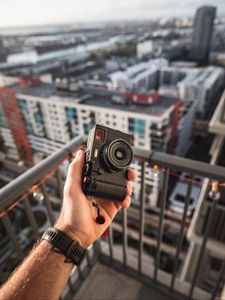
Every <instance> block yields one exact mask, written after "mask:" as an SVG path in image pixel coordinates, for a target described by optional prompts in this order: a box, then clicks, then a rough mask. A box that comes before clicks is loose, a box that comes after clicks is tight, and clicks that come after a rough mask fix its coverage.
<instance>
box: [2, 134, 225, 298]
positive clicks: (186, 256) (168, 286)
mask: <svg viewBox="0 0 225 300" xmlns="http://www.w3.org/2000/svg"><path fill="white" fill-rule="evenodd" d="M84 142H85V138H84V137H78V138H76V139H74V140H73V141H72V142H71V143H70V144H69V145H67V146H65V147H63V148H62V149H60V150H59V151H57V152H56V153H53V154H52V155H51V156H49V157H48V158H46V159H45V160H43V161H42V162H40V163H39V164H37V165H36V166H34V167H32V168H31V169H29V170H28V171H26V172H25V173H23V174H22V175H20V176H19V177H17V178H16V179H15V180H13V181H12V182H10V183H9V184H7V185H6V186H5V187H3V188H2V189H1V190H0V220H1V223H0V225H1V231H0V234H1V235H2V238H1V239H0V252H1V255H0V274H1V281H2V282H3V281H4V279H5V278H6V277H7V275H8V273H9V272H11V271H12V269H13V268H15V267H16V265H17V264H18V263H19V262H20V261H21V260H22V259H23V258H24V256H25V254H26V253H27V252H28V250H29V249H30V248H31V246H32V244H33V243H34V242H35V240H36V239H38V238H39V237H40V235H41V233H42V232H43V231H44V230H45V229H46V228H47V227H48V226H49V225H50V224H51V225H53V224H54V222H55V220H56V218H57V215H58V213H59V210H60V201H61V200H62V197H63V182H64V171H63V170H64V169H65V168H66V164H67V165H68V163H67V162H68V161H70V160H71V159H72V157H73V153H74V151H76V149H77V148H78V147H80V146H81V145H82V144H84ZM134 153H135V157H136V159H137V160H138V161H139V165H140V166H141V178H140V184H141V189H140V195H139V197H138V199H134V203H136V204H135V205H133V206H131V208H130V209H128V210H125V209H123V210H122V211H121V213H119V214H118V216H117V217H116V219H115V221H114V222H113V223H112V225H111V226H110V228H109V230H108V231H107V232H106V233H105V234H104V235H103V236H102V238H101V239H100V241H98V242H96V243H95V244H94V245H93V246H92V247H90V249H89V251H88V256H87V258H86V259H85V260H84V262H83V264H82V265H81V266H80V267H79V268H77V269H76V270H75V271H74V272H73V273H72V274H71V277H70V279H69V281H68V284H67V287H66V289H65V291H64V294H63V295H62V299H63V298H66V297H67V296H68V294H74V293H75V291H76V290H77V288H78V286H79V285H80V284H81V283H82V281H83V280H84V279H85V278H86V277H87V276H88V273H89V271H90V270H91V268H92V266H93V265H94V264H95V262H96V261H98V260H99V261H100V262H103V263H105V264H107V265H109V266H110V267H113V268H115V269H117V270H119V271H122V272H125V273H127V274H128V275H130V276H132V277H134V278H136V279H138V280H140V281H142V282H144V283H146V284H148V285H150V286H153V287H154V288H158V289H159V290H160V291H163V292H165V293H167V295H170V296H171V297H173V298H177V299H188V298H189V299H214V298H215V297H220V293H221V290H222V288H223V286H222V285H223V284H224V282H223V279H224V276H225V251H223V250H221V251H220V249H219V250H218V252H219V253H220V266H219V269H218V272H217V273H216V276H215V278H214V281H213V286H212V287H211V288H208V287H207V286H205V285H204V280H203V281H202V280H200V279H201V278H202V270H203V269H204V263H205V256H206V255H207V253H208V244H209V242H212V241H211V239H212V235H210V234H211V231H210V229H211V228H212V227H213V226H214V223H215V212H216V210H217V209H218V207H220V206H221V204H220V199H221V197H220V198H215V199H214V200H213V201H212V202H208V203H209V205H210V207H211V209H210V212H209V215H208V216H206V217H205V221H206V222H205V230H203V231H201V233H200V234H199V240H198V245H199V249H198V252H197V254H196V255H197V256H196V255H195V256H193V255H192V254H193V253H192V249H193V241H195V239H196V236H198V233H196V232H197V231H196V226H197V225H196V224H197V223H198V215H199V214H200V212H201V208H202V204H203V203H205V202H207V201H208V200H207V196H208V193H209V190H210V189H211V182H212V181H215V180H216V181H218V182H219V183H224V182H225V168H223V167H220V166H215V165H210V164H207V163H201V162H197V161H193V160H190V159H185V158H180V157H176V156H172V155H168V154H163V153H154V152H149V151H142V150H140V149H134ZM217 156H218V153H217ZM215 162H216V159H215V161H214V162H213V163H215ZM155 165H157V166H158V168H159V171H160V172H161V173H162V176H163V185H162V190H161V194H160V196H159V202H158V206H157V207H152V208H151V207H147V206H146V170H147V169H148V168H150V167H152V166H155ZM177 172H186V173H189V174H190V177H189V180H188V181H187V190H186V197H185V201H184V207H183V212H182V214H180V215H179V216H178V215H176V214H174V213H172V212H171V211H170V210H169V208H168V197H169V194H170V185H172V184H173V180H174V176H175V175H176V176H179V173H177ZM50 175H51V176H50ZM196 175H198V176H201V177H204V178H205V179H204V181H203V183H202V192H201V194H200V198H199V200H198V203H197V206H196V209H195V213H194V215H193V217H192V218H190V216H189V215H188V208H189V204H190V201H191V192H192V188H193V184H194V179H193V178H194V176H196ZM37 185H38V186H39V189H40V192H41V194H39V196H40V195H41V196H43V197H40V199H39V200H40V202H37V201H36V200H35V199H34V197H33V196H32V195H33V192H34V189H32V187H34V186H37ZM219 189H220V191H222V190H223V189H224V187H223V185H222V184H220V185H219ZM36 192H37V191H36ZM37 193H38V192H37ZM221 195H222V194H221ZM41 198H43V200H41ZM41 201H43V202H41ZM221 207H222V206H221ZM41 212H44V214H45V216H46V217H47V219H46V221H45V222H44V224H43V222H42V221H43V220H42V219H43V215H41ZM201 218H202V216H201ZM18 219H20V220H22V223H25V225H24V224H23V226H21V225H20V226H19V225H18ZM224 222H225V220H224ZM149 227H150V229H151V230H149ZM170 227H171V228H172V230H173V231H175V235H174V236H175V238H174V240H175V243H174V242H173V241H172V244H171V240H170V241H168V236H167V229H168V228H170ZM27 230H28V231H27ZM190 230H191V232H190ZM152 232H154V235H153V234H152ZM193 236H194V238H195V239H194V240H192V238H193ZM24 237H25V238H24ZM218 245H219V246H218ZM11 246H14V247H11ZM217 246H218V247H221V249H224V243H223V241H220V242H219V243H218V242H217ZM165 255H166V256H165ZM165 257H167V258H168V257H169V258H170V260H169V261H170V265H171V266H170V268H168V266H167V264H165ZM165 265H166V266H165ZM9 266H11V268H9ZM190 268H191V269H192V271H190ZM189 271H190V272H189ZM189 273H190V274H191V275H190V274H189ZM205 275H207V274H205ZM203 278H204V276H203Z"/></svg>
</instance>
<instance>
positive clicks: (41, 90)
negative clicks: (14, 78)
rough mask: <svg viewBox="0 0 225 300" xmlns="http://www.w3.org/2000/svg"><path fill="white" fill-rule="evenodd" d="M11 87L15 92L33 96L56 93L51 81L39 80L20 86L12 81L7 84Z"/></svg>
mask: <svg viewBox="0 0 225 300" xmlns="http://www.w3.org/2000/svg"><path fill="white" fill-rule="evenodd" d="M8 87H9V88H11V89H13V90H14V91H15V92H16V93H17V94H24V95H29V96H35V97H43V98H48V97H50V96H53V95H56V94H57V90H56V88H55V87H54V85H52V84H51V83H45V82H40V83H38V84H35V85H32V86H30V87H25V88H24V87H22V86H21V85H20V84H19V83H14V84H11V85H9V86H8Z"/></svg>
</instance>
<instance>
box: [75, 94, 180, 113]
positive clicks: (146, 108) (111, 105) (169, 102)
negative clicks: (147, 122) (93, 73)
mask: <svg viewBox="0 0 225 300" xmlns="http://www.w3.org/2000/svg"><path fill="white" fill-rule="evenodd" d="M176 101H177V99H175V98H173V97H168V96H159V99H158V101H157V102H156V103H152V104H147V105H145V104H136V103H130V104H118V103H115V102H112V101H111V100H110V99H109V98H106V97H104V98H103V97H97V96H95V98H93V97H90V98H89V99H85V100H82V101H81V102H80V103H81V104H87V105H92V106H95V107H96V106H97V107H101V108H108V109H117V110H120V111H128V112H134V113H141V114H145V115H154V116H161V115H162V114H164V113H165V112H166V111H167V110H168V109H169V108H170V107H171V106H173V105H174V104H175V103H176Z"/></svg>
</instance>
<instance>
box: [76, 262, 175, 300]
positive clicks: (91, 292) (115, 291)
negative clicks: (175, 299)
mask: <svg viewBox="0 0 225 300" xmlns="http://www.w3.org/2000/svg"><path fill="white" fill-rule="evenodd" d="M139 299H140V300H151V299H152V300H153V299H154V300H169V299H171V298H170V297H169V296H167V295H165V294H162V293H160V292H159V291H158V290H155V289H152V288H151V287H149V286H147V285H145V284H143V283H142V282H139V281H137V280H135V279H133V278H131V277H129V276H127V275H125V274H123V273H120V272H118V271H116V270H114V269H112V268H109V267H107V266H106V265H103V264H101V263H97V264H96V265H95V266H94V267H93V269H92V270H91V272H90V274H89V276H88V277H87V278H86V279H85V281H84V283H83V284H82V286H81V288H80V289H79V290H78V292H77V293H76V295H75V296H74V298H73V300H139Z"/></svg>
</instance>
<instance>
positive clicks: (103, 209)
mask: <svg viewBox="0 0 225 300" xmlns="http://www.w3.org/2000/svg"><path fill="white" fill-rule="evenodd" d="M84 157H85V155H84V151H82V150H78V151H77V153H76V157H75V159H74V160H73V162H72V163H71V164H70V166H69V170H68V174H67V178H66V183H65V187H64V199H63V205H62V211H61V214H60V217H59V220H58V221H57V223H56V225H55V227H56V228H58V229H60V230H62V231H63V232H65V233H66V234H68V235H69V236H70V237H71V238H72V239H74V240H77V241H78V242H79V243H80V245H81V246H83V247H85V248H86V247H88V246H89V245H90V244H92V243H93V242H94V241H95V240H97V239H98V238H99V237H100V236H101V235H102V234H103V233H104V232H105V230H106V229H107V228H108V227H109V225H110V224H111V222H112V220H113V218H114V217H115V215H116V214H117V212H118V211H119V210H120V209H121V208H122V207H123V208H128V207H129V206H130V203H131V198H130V196H131V193H132V185H131V182H130V181H128V183H127V195H126V197H125V199H124V201H123V202H118V201H111V200H110V201H109V200H104V199H99V198H95V200H96V201H97V203H98V204H99V207H100V213H101V215H103V216H104V217H105V223H104V224H101V225H100V224H97V223H96V221H95V218H96V216H97V210H96V208H95V207H93V205H92V204H91V203H90V201H89V200H88V199H87V197H86V196H85V195H84V193H83V191H82V187H81V185H82V170H83V166H84ZM127 177H128V180H135V179H136V177H137V174H136V171H135V170H133V169H129V171H128V175H127Z"/></svg>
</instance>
